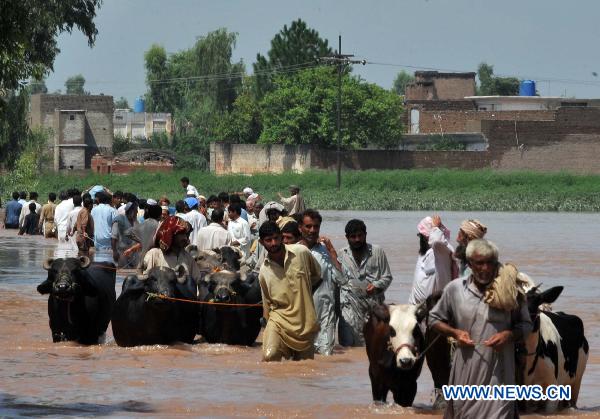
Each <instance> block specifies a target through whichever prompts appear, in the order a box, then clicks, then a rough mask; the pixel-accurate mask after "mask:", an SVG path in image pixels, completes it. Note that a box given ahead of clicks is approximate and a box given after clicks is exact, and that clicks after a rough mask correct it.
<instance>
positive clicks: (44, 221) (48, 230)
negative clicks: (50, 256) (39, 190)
mask: <svg viewBox="0 0 600 419" xmlns="http://www.w3.org/2000/svg"><path fill="white" fill-rule="evenodd" d="M54 201H56V194H55V193H54V192H50V193H49V194H48V203H47V204H46V205H44V206H43V207H42V211H41V212H40V222H39V226H38V227H39V230H40V231H41V232H43V234H44V237H46V238H50V237H56V224H55V223H54V211H55V210H56V204H55V203H54Z"/></svg>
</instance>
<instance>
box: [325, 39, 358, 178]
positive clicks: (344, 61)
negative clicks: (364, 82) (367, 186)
mask: <svg viewBox="0 0 600 419" xmlns="http://www.w3.org/2000/svg"><path fill="white" fill-rule="evenodd" d="M352 57H354V55H353V54H342V35H339V37H338V50H337V53H336V54H332V55H330V56H328V57H321V58H320V61H324V62H326V63H332V64H337V70H338V95H337V106H336V110H337V188H338V190H339V189H340V188H341V186H342V73H343V70H344V68H346V66H348V65H350V64H362V65H365V64H366V63H367V61H366V60H351V59H350V58H352Z"/></svg>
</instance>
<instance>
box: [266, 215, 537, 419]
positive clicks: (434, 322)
mask: <svg viewBox="0 0 600 419" xmlns="http://www.w3.org/2000/svg"><path fill="white" fill-rule="evenodd" d="M321 223H322V218H321V216H320V215H319V213H318V212H317V211H314V210H311V209H308V210H306V211H304V212H303V213H302V214H301V215H300V216H298V217H296V222H294V221H289V222H288V223H286V224H284V225H281V224H282V220H280V221H279V222H275V221H267V222H265V223H263V224H262V225H261V226H260V229H259V236H260V239H259V241H260V244H261V245H262V246H263V247H264V248H265V249H266V253H267V255H266V257H265V259H264V262H263V265H262V267H261V269H260V275H259V280H260V285H261V288H262V295H263V316H264V318H265V320H266V321H265V326H266V327H265V331H264V334H263V358H264V360H266V361H271V360H279V359H282V358H292V359H307V358H312V357H313V356H314V353H315V352H317V353H321V354H325V355H328V354H331V351H332V348H333V344H334V336H335V329H336V323H337V331H338V343H339V344H340V345H342V346H364V345H365V338H364V336H363V326H364V324H365V322H366V321H367V319H368V316H369V315H370V313H371V311H372V307H373V305H374V304H377V303H381V302H383V301H384V300H385V296H384V293H385V291H386V289H387V288H388V287H389V286H390V283H391V281H392V275H391V273H390V268H389V265H388V262H387V258H386V255H385V252H384V251H383V250H382V249H381V248H380V247H379V246H377V245H374V244H371V243H369V242H367V240H366V238H367V228H366V225H365V224H364V222H363V221H361V220H357V219H354V220H350V221H349V222H348V223H347V224H346V227H345V234H346V239H347V242H348V245H347V246H346V247H344V248H342V249H340V250H339V251H336V250H335V249H334V248H333V246H332V245H331V241H330V240H329V239H328V238H326V237H323V236H321V235H320V227H321ZM290 226H291V227H290ZM298 230H299V231H298ZM289 232H292V234H289ZM486 233H487V227H486V226H485V225H484V224H482V223H481V222H480V221H478V220H465V221H463V222H462V223H461V225H460V228H459V230H458V235H457V237H456V241H457V245H456V248H455V247H454V246H452V244H451V243H450V231H449V229H448V228H446V227H445V226H444V224H443V223H442V220H441V218H440V217H439V216H436V215H434V216H430V217H425V218H424V219H422V220H421V221H420V222H419V223H418V225H417V236H418V241H419V251H418V256H417V261H416V266H415V273H414V280H413V286H412V290H411V293H410V295H409V298H408V302H409V304H414V305H420V304H425V303H427V302H428V300H429V298H430V297H435V300H437V303H436V304H435V306H434V307H433V308H432V309H431V311H430V313H429V316H428V317H426V320H425V321H424V322H423V325H422V328H423V329H424V331H425V332H426V342H427V347H428V350H427V352H426V353H425V355H426V359H427V363H428V366H429V369H430V371H431V374H432V377H433V381H434V386H435V393H434V403H433V404H434V408H436V409H438V408H442V407H444V406H446V414H447V416H448V417H455V416H461V417H462V416H465V417H488V416H489V417H507V418H510V417H514V416H515V415H517V410H516V404H515V403H514V401H509V400H495V401H478V400H451V401H448V402H447V403H446V400H445V399H444V397H443V393H442V386H444V385H447V384H454V385H509V384H514V383H515V374H516V366H515V345H519V344H522V342H523V340H524V339H525V338H526V336H527V335H528V334H529V333H530V332H531V330H532V322H531V320H530V317H529V313H528V310H527V304H526V299H525V297H524V294H523V289H522V288H519V286H520V284H519V278H518V271H517V270H516V269H512V268H514V267H512V265H502V264H501V263H500V261H499V251H498V248H497V247H496V246H495V245H494V244H493V243H492V242H490V241H488V240H486V239H485V238H484V236H485V235H486ZM311 297H312V298H311ZM337 301H339V306H338V304H337ZM440 338H442V339H440ZM451 345H452V346H453V347H454V350H451ZM452 353H453V354H454V355H453V356H452V355H451V354H452ZM432 354H434V355H435V356H429V355H432Z"/></svg>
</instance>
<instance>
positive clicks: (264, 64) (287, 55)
mask: <svg viewBox="0 0 600 419" xmlns="http://www.w3.org/2000/svg"><path fill="white" fill-rule="evenodd" d="M331 52H332V50H331V48H330V47H329V45H328V42H327V40H326V39H322V38H321V37H320V36H319V32H317V31H316V30H314V29H311V28H309V27H308V25H307V24H306V22H304V21H303V20H302V19H298V20H295V21H293V22H292V24H291V25H290V26H289V27H288V26H287V25H284V26H283V29H281V31H279V33H277V34H276V35H275V37H274V38H273V39H272V40H271V49H270V50H269V52H268V53H267V55H268V58H267V57H264V56H263V55H261V54H257V55H256V63H255V64H254V74H255V76H256V79H255V81H256V95H257V96H258V97H259V98H262V96H263V95H264V94H265V93H267V92H268V91H270V90H271V89H272V87H273V85H272V82H273V73H276V72H277V71H292V72H293V71H294V70H295V69H299V68H303V67H307V66H311V65H315V64H316V63H317V59H318V58H320V57H323V56H326V55H329V54H331Z"/></svg>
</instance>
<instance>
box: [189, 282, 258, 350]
mask: <svg viewBox="0 0 600 419" xmlns="http://www.w3.org/2000/svg"><path fill="white" fill-rule="evenodd" d="M205 283H206V286H207V288H208V295H207V296H206V297H205V298H204V301H206V302H214V303H218V305H204V306H203V308H202V322H201V323H200V330H199V332H200V334H201V335H202V336H204V338H205V339H206V341H207V342H209V343H226V344H229V345H247V346H250V345H252V344H253V343H254V341H255V340H256V338H257V337H258V334H259V332H260V318H261V317H262V307H244V306H235V304H258V303H260V301H261V292H260V285H259V282H258V275H257V274H256V273H250V274H248V275H247V276H246V279H245V280H241V278H240V274H239V273H236V272H230V271H220V272H214V273H212V274H210V275H207V276H206V278H205ZM221 304H223V305H221ZM227 304H232V305H231V306H227Z"/></svg>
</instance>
